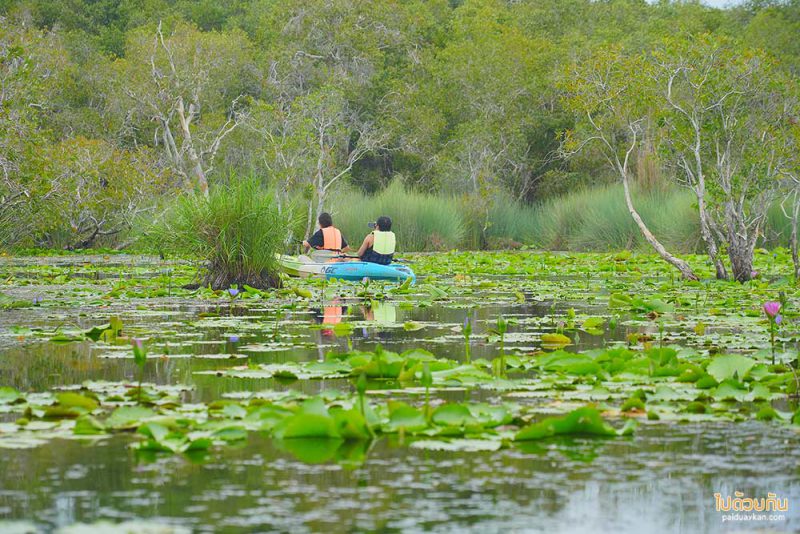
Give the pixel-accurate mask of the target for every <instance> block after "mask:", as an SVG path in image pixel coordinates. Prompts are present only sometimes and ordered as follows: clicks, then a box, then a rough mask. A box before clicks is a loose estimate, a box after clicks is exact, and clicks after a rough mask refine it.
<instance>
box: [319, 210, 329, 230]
mask: <svg viewBox="0 0 800 534" xmlns="http://www.w3.org/2000/svg"><path fill="white" fill-rule="evenodd" d="M317 221H319V225H320V226H321V227H323V228H327V227H329V226H333V218H332V217H331V214H330V213H328V212H327V211H324V212H322V213H320V214H319V218H318V219H317Z"/></svg>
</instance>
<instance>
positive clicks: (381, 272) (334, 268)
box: [278, 256, 417, 283]
mask: <svg viewBox="0 0 800 534" xmlns="http://www.w3.org/2000/svg"><path fill="white" fill-rule="evenodd" d="M278 263H279V264H280V266H281V269H282V270H283V271H284V272H285V273H287V274H289V275H291V276H300V277H306V276H320V277H321V276H324V277H325V278H326V279H328V280H331V279H333V278H335V279H337V280H355V281H361V280H363V279H364V278H369V279H370V280H392V281H396V282H405V281H406V280H407V279H409V278H410V279H411V282H412V283H414V282H415V281H416V280H417V277H416V276H415V275H414V271H412V270H411V268H410V267H409V266H407V265H404V264H402V263H390V264H389V265H379V264H377V263H369V262H366V261H314V260H312V259H311V258H309V257H307V256H278Z"/></svg>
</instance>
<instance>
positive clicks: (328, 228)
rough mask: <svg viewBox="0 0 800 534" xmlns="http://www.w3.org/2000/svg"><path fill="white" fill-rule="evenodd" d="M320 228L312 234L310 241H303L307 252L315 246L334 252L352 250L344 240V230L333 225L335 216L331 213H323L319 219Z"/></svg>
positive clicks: (318, 248)
mask: <svg viewBox="0 0 800 534" xmlns="http://www.w3.org/2000/svg"><path fill="white" fill-rule="evenodd" d="M317 222H319V230H317V231H316V232H315V233H314V235H312V236H311V237H310V238H309V239H308V241H303V245H304V246H305V247H306V252H308V251H309V249H311V248H314V249H316V250H330V251H334V252H345V251H347V250H350V247H349V246H348V245H347V241H345V240H344V237H343V236H342V232H340V231H339V229H338V228H336V227H335V226H333V218H332V217H331V214H330V213H327V212H325V213H321V214H320V215H319V218H318V219H317Z"/></svg>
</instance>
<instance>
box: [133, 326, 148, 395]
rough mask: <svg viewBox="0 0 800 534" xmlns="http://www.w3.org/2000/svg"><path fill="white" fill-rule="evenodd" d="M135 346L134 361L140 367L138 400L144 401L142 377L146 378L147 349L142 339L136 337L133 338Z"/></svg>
mask: <svg viewBox="0 0 800 534" xmlns="http://www.w3.org/2000/svg"><path fill="white" fill-rule="evenodd" d="M131 346H132V347H133V362H134V363H135V364H136V366H137V367H138V368H139V387H138V388H137V402H138V403H139V404H141V403H142V379H143V378H144V366H145V364H146V363H147V350H146V349H145V347H144V341H143V340H142V339H138V338H134V339H132V340H131Z"/></svg>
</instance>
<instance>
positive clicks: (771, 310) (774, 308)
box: [764, 301, 781, 319]
mask: <svg viewBox="0 0 800 534" xmlns="http://www.w3.org/2000/svg"><path fill="white" fill-rule="evenodd" d="M779 311H781V303H780V302H775V301H771V302H765V303H764V313H766V314H767V316H769V317H770V318H771V319H773V318H775V316H776V315H778V312H779Z"/></svg>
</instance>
